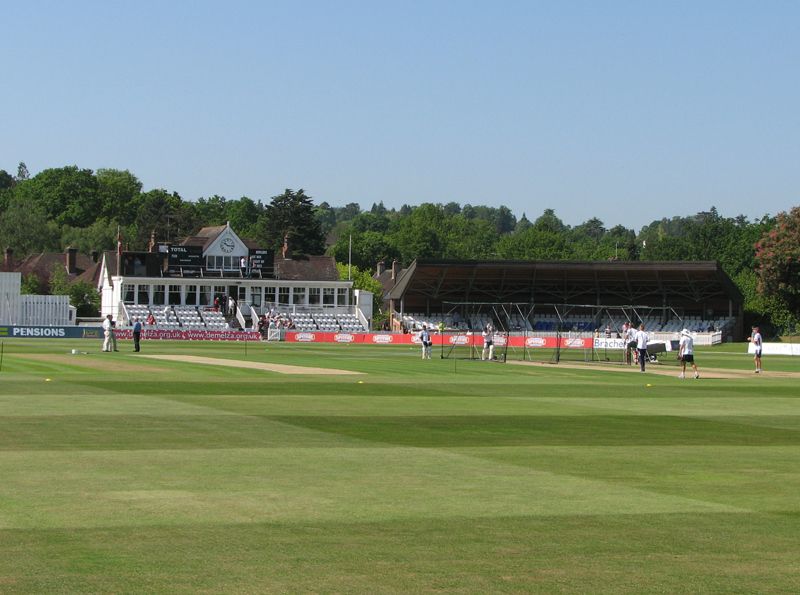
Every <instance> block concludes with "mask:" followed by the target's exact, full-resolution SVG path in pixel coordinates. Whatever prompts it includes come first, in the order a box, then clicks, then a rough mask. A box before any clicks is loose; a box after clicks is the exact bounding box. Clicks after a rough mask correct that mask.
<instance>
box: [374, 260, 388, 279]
mask: <svg viewBox="0 0 800 595" xmlns="http://www.w3.org/2000/svg"><path fill="white" fill-rule="evenodd" d="M385 270H386V263H384V262H383V261H382V260H381V261H380V262H379V263H378V272H377V273H376V275H377V276H378V277H380V276H381V275H383V273H384V271H385Z"/></svg>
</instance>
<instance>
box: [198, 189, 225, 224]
mask: <svg viewBox="0 0 800 595" xmlns="http://www.w3.org/2000/svg"><path fill="white" fill-rule="evenodd" d="M227 209H228V201H227V200H226V199H225V197H224V196H219V195H217V194H215V195H213V196H209V197H208V198H202V197H201V198H199V199H197V202H195V203H194V211H195V215H197V218H198V220H199V221H200V222H201V225H203V226H211V225H225V221H226V219H225V217H227Z"/></svg>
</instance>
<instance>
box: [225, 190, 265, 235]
mask: <svg viewBox="0 0 800 595" xmlns="http://www.w3.org/2000/svg"><path fill="white" fill-rule="evenodd" d="M225 213H226V217H227V219H226V220H227V221H230V223H231V227H233V229H235V230H236V232H237V233H238V234H239V235H241V236H243V237H245V238H251V237H253V236H255V235H256V234H257V233H258V222H259V219H261V217H262V216H263V215H264V205H262V204H261V203H260V202H255V201H254V200H253V199H251V198H247V197H246V196H243V197H242V198H240V199H239V200H232V201H228V203H227V204H226V205H225Z"/></svg>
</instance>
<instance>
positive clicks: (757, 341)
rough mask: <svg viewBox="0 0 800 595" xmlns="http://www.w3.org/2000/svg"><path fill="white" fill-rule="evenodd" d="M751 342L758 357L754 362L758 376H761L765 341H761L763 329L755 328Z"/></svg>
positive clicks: (754, 358)
mask: <svg viewBox="0 0 800 595" xmlns="http://www.w3.org/2000/svg"><path fill="white" fill-rule="evenodd" d="M750 342H751V343H752V344H753V348H754V349H755V352H756V355H755V357H753V361H754V362H755V363H756V374H761V347H762V344H763V341H762V339H761V329H760V328H758V327H757V326H754V327H753V333H752V334H751V335H750Z"/></svg>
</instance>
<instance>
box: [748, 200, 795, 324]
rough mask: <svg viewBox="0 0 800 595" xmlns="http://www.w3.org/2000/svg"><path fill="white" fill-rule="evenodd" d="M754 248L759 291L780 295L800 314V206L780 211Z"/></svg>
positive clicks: (790, 307)
mask: <svg viewBox="0 0 800 595" xmlns="http://www.w3.org/2000/svg"><path fill="white" fill-rule="evenodd" d="M755 249H756V254H755V260H756V266H757V271H758V281H759V284H758V288H759V291H760V293H761V294H762V295H770V294H777V295H779V296H780V297H781V298H782V299H783V300H784V301H785V303H786V305H787V307H788V308H789V311H790V312H791V313H792V314H793V315H794V316H795V317H800V207H794V208H793V209H792V210H791V211H789V212H788V213H785V212H784V213H780V214H778V217H777V219H776V221H775V226H774V227H773V228H772V229H770V230H769V231H767V232H766V233H764V235H763V236H762V238H761V239H760V240H759V241H758V242H757V243H756V245H755Z"/></svg>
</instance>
